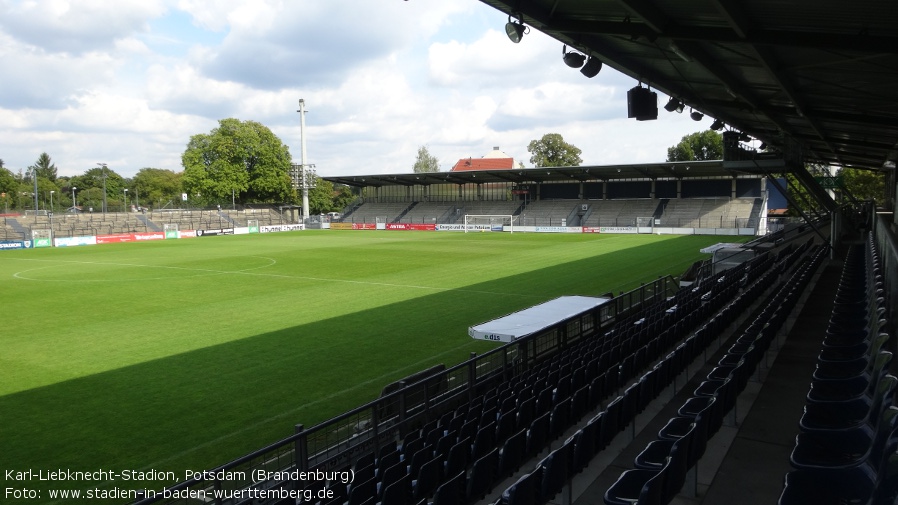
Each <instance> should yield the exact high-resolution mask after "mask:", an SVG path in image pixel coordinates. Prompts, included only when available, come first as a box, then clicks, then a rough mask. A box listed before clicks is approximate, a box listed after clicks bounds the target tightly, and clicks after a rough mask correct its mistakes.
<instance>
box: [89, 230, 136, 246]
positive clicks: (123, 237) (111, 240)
mask: <svg viewBox="0 0 898 505" xmlns="http://www.w3.org/2000/svg"><path fill="white" fill-rule="evenodd" d="M134 240H135V238H134V235H133V234H131V233H118V234H115V235H97V243H98V244H118V243H121V242H133V241H134Z"/></svg>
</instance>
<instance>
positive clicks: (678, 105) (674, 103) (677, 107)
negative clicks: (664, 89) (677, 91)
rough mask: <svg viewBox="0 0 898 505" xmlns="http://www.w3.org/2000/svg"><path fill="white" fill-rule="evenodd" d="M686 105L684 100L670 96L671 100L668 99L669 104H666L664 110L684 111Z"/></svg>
mask: <svg viewBox="0 0 898 505" xmlns="http://www.w3.org/2000/svg"><path fill="white" fill-rule="evenodd" d="M684 107H685V105H683V102H681V101H680V100H678V99H676V98H674V97H670V100H668V101H667V105H665V106H664V110H666V111H667V112H673V111H677V112H683V108H684Z"/></svg>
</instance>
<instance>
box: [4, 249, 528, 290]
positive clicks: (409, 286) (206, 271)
mask: <svg viewBox="0 0 898 505" xmlns="http://www.w3.org/2000/svg"><path fill="white" fill-rule="evenodd" d="M253 257H254V258H262V259H266V260H269V261H271V263H269V264H268V265H262V266H258V267H252V268H247V269H244V270H213V269H208V268H191V267H177V266H169V265H144V264H140V263H111V262H101V261H71V260H65V261H63V260H38V259H27V258H14V259H18V260H20V261H35V262H55V263H66V264H80V265H100V266H123V267H135V268H160V269H170V270H182V271H188V272H201V273H203V274H209V275H225V274H236V275H252V276H257V277H269V278H276V279H296V280H305V281H314V282H337V283H344V284H359V285H367V286H383V287H390V288H406V289H422V290H428V291H436V292H449V291H458V292H462V293H477V294H484V295H502V296H514V297H521V298H543V297H542V296H537V295H529V294H523V293H508V292H497V291H482V290H477V289H464V288H443V287H439V286H421V285H416V284H396V283H390V282H375V281H359V280H353V279H338V278H328V277H309V276H303V275H285V274H268V273H260V272H252V271H251V270H258V269H260V268H267V267H270V266H272V265H274V264H276V263H277V261H276V260H274V259H272V258H268V257H265V256H253ZM41 268H49V267H41ZM34 270H38V269H29V270H22V271H20V272H16V273H14V274H13V277H15V278H17V279H21V280H30V281H38V282H73V281H72V280H71V279H32V278H29V277H25V276H23V275H22V274H24V273H26V272H30V271H34ZM162 279H164V278H162ZM135 280H136V279H135ZM139 280H142V281H144V280H154V279H139ZM81 281H85V282H87V281H90V279H81ZM116 281H118V282H120V281H121V279H116Z"/></svg>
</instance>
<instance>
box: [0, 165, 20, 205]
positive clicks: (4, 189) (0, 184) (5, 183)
mask: <svg viewBox="0 0 898 505" xmlns="http://www.w3.org/2000/svg"><path fill="white" fill-rule="evenodd" d="M0 161H2V160H0ZM18 186H19V184H18V182H17V181H16V176H15V175H13V173H12V172H10V171H9V170H7V169H6V168H3V165H2V163H0V208H3V210H4V212H5V211H6V210H7V209H8V208H9V207H10V206H11V205H10V204H12V206H15V204H14V201H15V193H16V188H17V187H18Z"/></svg>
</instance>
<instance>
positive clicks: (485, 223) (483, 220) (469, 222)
mask: <svg viewBox="0 0 898 505" xmlns="http://www.w3.org/2000/svg"><path fill="white" fill-rule="evenodd" d="M469 231H507V232H509V233H514V216H512V215H510V214H509V215H493V214H486V215H478V214H465V233H468V232H469Z"/></svg>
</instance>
